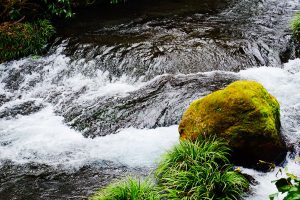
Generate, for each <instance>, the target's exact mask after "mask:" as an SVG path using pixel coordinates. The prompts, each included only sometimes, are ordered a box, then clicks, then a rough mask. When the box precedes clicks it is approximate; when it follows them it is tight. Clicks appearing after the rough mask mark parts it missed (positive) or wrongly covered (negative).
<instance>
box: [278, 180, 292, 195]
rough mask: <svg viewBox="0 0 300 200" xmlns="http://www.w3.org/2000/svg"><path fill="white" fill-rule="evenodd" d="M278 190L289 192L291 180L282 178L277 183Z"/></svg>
mask: <svg viewBox="0 0 300 200" xmlns="http://www.w3.org/2000/svg"><path fill="white" fill-rule="evenodd" d="M275 185H276V187H277V189H278V191H279V192H282V193H284V192H287V191H289V189H290V188H291V182H290V181H289V179H285V178H281V179H279V180H278V181H276V183H275Z"/></svg>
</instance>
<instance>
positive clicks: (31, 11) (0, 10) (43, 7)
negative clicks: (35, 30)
mask: <svg viewBox="0 0 300 200" xmlns="http://www.w3.org/2000/svg"><path fill="white" fill-rule="evenodd" d="M54 16H58V17H65V18H69V17H72V16H73V13H72V8H71V3H70V0H2V2H1V5H0V20H2V21H9V20H19V19H21V18H22V17H25V18H26V19H27V20H28V19H29V20H33V19H42V18H51V17H54Z"/></svg>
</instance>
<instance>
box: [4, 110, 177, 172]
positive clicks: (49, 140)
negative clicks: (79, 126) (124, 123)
mask: <svg viewBox="0 0 300 200" xmlns="http://www.w3.org/2000/svg"><path fill="white" fill-rule="evenodd" d="M178 137H179V135H178V133H177V126H171V127H163V128H156V129H140V130H138V129H134V128H128V129H124V130H121V131H120V132H119V133H118V134H112V135H108V136H106V137H98V138H96V139H89V138H84V137H83V136H82V135H81V133H80V132H76V131H75V130H72V129H70V128H69V127H67V126H66V125H64V123H63V118H62V117H59V116H56V115H55V114H54V112H53V108H52V107H51V106H49V107H47V108H45V109H43V110H42V111H40V112H38V113H35V114H32V115H29V116H21V117H19V118H17V119H10V120H5V119H2V120H1V121H0V138H1V146H0V152H1V154H0V160H2V161H4V160H11V161H13V162H16V163H19V164H22V163H28V162H36V163H45V164H49V165H65V166H68V167H69V166H73V167H74V166H80V165H83V164H87V163H92V162H97V161H102V160H109V161H114V162H117V163H121V164H125V165H129V166H131V167H151V166H153V165H154V163H155V161H157V160H158V159H159V156H160V155H161V154H162V153H164V152H165V151H166V150H167V149H169V148H170V147H171V146H172V145H174V144H176V143H177V141H178Z"/></svg>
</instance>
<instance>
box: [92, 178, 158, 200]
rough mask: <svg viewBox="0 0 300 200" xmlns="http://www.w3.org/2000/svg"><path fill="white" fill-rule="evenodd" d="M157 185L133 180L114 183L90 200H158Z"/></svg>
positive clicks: (128, 179) (147, 181) (146, 181)
mask: <svg viewBox="0 0 300 200" xmlns="http://www.w3.org/2000/svg"><path fill="white" fill-rule="evenodd" d="M158 199H160V198H159V194H158V193H156V192H155V185H154V183H152V182H151V181H149V180H145V181H140V180H137V179H133V178H130V177H129V178H127V179H126V180H123V181H120V182H116V183H113V184H111V185H109V186H108V187H107V188H104V189H102V190H100V191H98V192H97V193H96V194H95V195H94V196H92V197H91V198H90V200H158Z"/></svg>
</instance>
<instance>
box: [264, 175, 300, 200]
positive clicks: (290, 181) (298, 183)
mask: <svg viewBox="0 0 300 200" xmlns="http://www.w3.org/2000/svg"><path fill="white" fill-rule="evenodd" d="M287 176H288V178H281V179H279V180H276V181H274V183H275V185H276V188H277V190H278V192H277V193H275V194H272V195H270V200H274V199H275V198H276V197H278V195H279V193H283V194H286V196H285V197H284V199H283V200H296V199H300V179H299V178H298V177H296V176H295V175H293V174H289V173H287Z"/></svg>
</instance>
